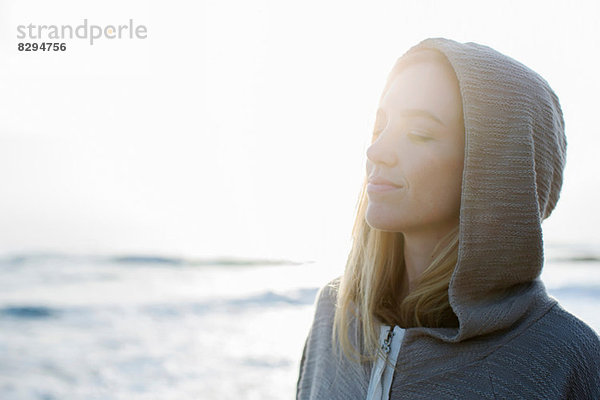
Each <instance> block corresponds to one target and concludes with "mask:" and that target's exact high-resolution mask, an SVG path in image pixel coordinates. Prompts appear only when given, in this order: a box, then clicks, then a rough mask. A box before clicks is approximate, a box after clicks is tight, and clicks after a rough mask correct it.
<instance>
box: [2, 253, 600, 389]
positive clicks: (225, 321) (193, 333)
mask: <svg viewBox="0 0 600 400" xmlns="http://www.w3.org/2000/svg"><path fill="white" fill-rule="evenodd" d="M552 254H553V256H552V257H550V258H548V257H547V261H546V266H545V269H544V272H543V275H542V277H543V280H544V281H545V283H546V286H547V288H548V291H549V293H550V294H551V295H552V296H554V297H556V298H557V299H558V300H559V301H560V302H561V304H562V305H563V307H565V308H566V309H567V310H569V311H570V312H572V313H574V314H575V315H577V316H578V317H579V318H581V319H583V320H584V321H586V322H587V323H588V324H589V325H591V326H592V327H593V328H594V329H595V330H596V331H598V332H600V313H599V312H598V310H600V261H599V260H598V258H597V257H596V255H593V254H592V255H590V253H585V252H584V253H582V251H581V250H580V249H570V248H566V249H565V248H557V249H554V251H553V253H552ZM340 271H341V268H339V267H338V268H332V267H331V265H325V264H323V263H304V264H280V265H279V264H266V263H265V264H261V262H260V261H253V262H246V261H241V262H223V261H218V260H217V261H210V260H209V261H204V262H195V263H189V262H187V261H186V260H177V259H169V258H157V257H138V256H128V257H106V258H98V257H96V258H94V257H81V256H79V257H73V256H64V255H22V256H11V257H5V258H4V259H2V260H0V399H2V400H13V399H14V400H30V399H31V400H34V399H35V400H50V399H75V400H78V399H123V400H125V399H127V400H135V399H160V400H168V399H177V400H185V399H202V400H212V399H221V400H222V399H249V400H251V399H261V400H268V399H277V400H281V399H294V398H295V385H296V379H297V374H298V365H299V360H300V357H301V352H302V347H303V344H304V340H305V338H306V335H307V333H308V329H309V326H310V323H311V320H312V315H313V312H314V309H313V302H314V299H315V295H316V293H317V290H318V289H319V287H321V286H322V285H324V284H325V283H327V282H328V281H329V280H330V279H332V278H334V277H335V276H336V274H339V272H340Z"/></svg>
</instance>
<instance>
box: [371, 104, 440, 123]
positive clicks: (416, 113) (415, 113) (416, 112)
mask: <svg viewBox="0 0 600 400" xmlns="http://www.w3.org/2000/svg"><path fill="white" fill-rule="evenodd" d="M377 112H378V113H379V112H383V113H384V114H385V111H384V110H383V109H382V108H379V109H378V110H377ZM399 114H400V115H401V116H403V117H408V118H426V119H429V120H432V121H434V122H437V123H438V124H440V125H442V126H446V124H444V122H443V121H442V120H441V119H440V118H438V117H437V116H436V115H435V114H432V113H430V112H429V111H427V110H423V109H420V108H407V109H404V110H402V111H400V112H399Z"/></svg>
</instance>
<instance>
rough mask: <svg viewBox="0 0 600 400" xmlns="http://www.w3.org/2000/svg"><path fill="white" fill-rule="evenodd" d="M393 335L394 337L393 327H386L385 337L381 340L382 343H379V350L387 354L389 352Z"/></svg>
mask: <svg viewBox="0 0 600 400" xmlns="http://www.w3.org/2000/svg"><path fill="white" fill-rule="evenodd" d="M393 337H394V329H393V328H392V327H391V326H390V328H389V329H388V333H387V337H386V338H385V340H384V341H383V344H382V345H381V350H383V352H384V353H385V354H388V353H389V352H390V348H391V345H392V338H393Z"/></svg>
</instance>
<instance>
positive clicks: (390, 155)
mask: <svg viewBox="0 0 600 400" xmlns="http://www.w3.org/2000/svg"><path fill="white" fill-rule="evenodd" d="M381 139H382V136H381V135H380V136H379V137H378V138H377V140H375V141H374V142H373V143H371V145H370V146H369V148H368V149H367V158H368V159H369V161H371V162H372V163H373V164H376V165H377V164H384V165H386V166H388V167H393V166H395V165H396V164H397V163H398V156H397V154H396V152H395V151H394V149H393V146H390V144H389V143H386V142H384V141H382V140H381Z"/></svg>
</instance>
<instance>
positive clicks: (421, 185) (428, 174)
mask: <svg viewBox="0 0 600 400" xmlns="http://www.w3.org/2000/svg"><path fill="white" fill-rule="evenodd" d="M423 161H424V162H423V163H421V164H420V165H421V167H420V168H419V169H417V170H415V171H414V174H413V177H412V182H411V183H412V185H413V187H414V188H415V190H414V191H413V193H412V194H413V195H415V196H418V197H419V198H420V199H417V200H420V201H422V202H425V203H429V204H430V205H432V206H435V207H441V208H442V209H448V208H458V205H459V204H460V197H461V188H462V172H463V160H462V157H446V158H442V157H429V158H428V159H426V160H423Z"/></svg>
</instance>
